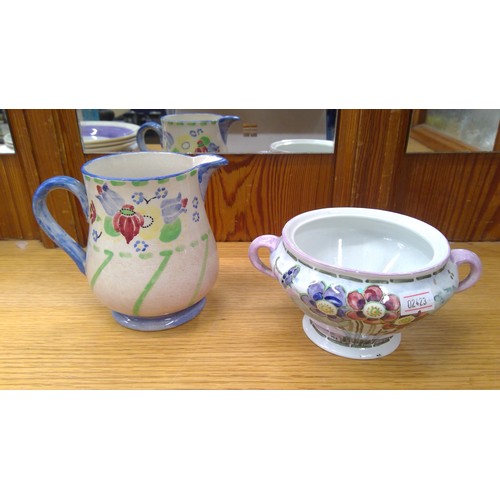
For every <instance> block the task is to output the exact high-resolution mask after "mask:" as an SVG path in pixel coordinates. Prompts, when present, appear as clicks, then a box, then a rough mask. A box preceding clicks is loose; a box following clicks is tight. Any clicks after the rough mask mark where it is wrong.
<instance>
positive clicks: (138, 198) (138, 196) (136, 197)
mask: <svg viewBox="0 0 500 500" xmlns="http://www.w3.org/2000/svg"><path fill="white" fill-rule="evenodd" d="M132 201H133V202H134V203H135V204H136V205H140V204H141V203H142V202H143V201H144V193H134V194H133V195H132Z"/></svg>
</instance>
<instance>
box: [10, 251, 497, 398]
mask: <svg viewBox="0 0 500 500" xmlns="http://www.w3.org/2000/svg"><path fill="white" fill-rule="evenodd" d="M218 246H219V254H220V273H219V278H218V281H217V284H216V286H215V287H214V289H213V290H212V291H211V292H210V294H209V296H208V298H207V305H206V307H205V309H204V310H203V311H202V312H201V314H200V315H199V316H198V317H197V318H195V319H194V320H192V321H191V322H189V323H186V324H185V325H182V326H180V327H178V328H175V329H173V330H169V331H164V332H155V333H145V332H136V331H133V330H128V329H126V328H123V327H121V326H119V325H118V324H117V323H116V322H115V321H114V320H113V318H112V316H111V314H110V312H109V311H108V310H107V309H106V308H104V307H103V306H101V305H100V304H99V303H98V302H97V299H95V297H94V296H93V295H92V293H91V291H90V289H89V287H88V284H87V281H86V279H85V278H84V276H83V275H81V274H80V272H79V271H78V269H77V268H76V266H75V265H74V264H73V262H72V261H71V260H70V258H69V257H68V256H67V255H66V254H65V253H64V252H63V251H62V250H60V249H46V248H44V247H43V245H42V243H41V242H39V241H19V242H16V241H2V242H0V269H1V277H2V321H1V322H0V388H1V389H499V388H500V343H499V336H498V328H499V327H498V325H499V324H500V308H499V307H498V292H497V286H498V282H499V281H500V266H499V265H498V262H499V258H500V243H486V242H482V243H460V244H453V245H452V246H453V247H454V248H468V249H471V250H473V251H475V252H476V253H477V254H478V255H479V257H480V258H481V260H482V262H483V266H484V272H483V276H482V278H481V279H480V281H479V283H478V284H476V285H475V286H474V287H472V288H471V289H470V290H467V291H465V292H463V293H462V294H457V295H455V296H454V297H453V298H452V299H451V301H450V302H449V303H448V304H446V305H445V306H444V307H443V308H442V309H440V310H439V311H438V312H437V313H435V314H434V315H433V316H432V317H430V318H428V319H425V320H422V321H421V322H418V323H417V324H416V325H415V326H413V327H409V328H408V330H406V331H405V332H404V333H403V336H402V341H401V345H400V346H399V348H398V349H397V350H396V351H395V352H394V353H392V354H391V355H389V356H387V357H385V358H381V359H378V360H373V361H357V360H350V359H344V358H340V357H337V356H334V355H331V354H329V353H327V352H325V351H323V350H321V349H320V348H318V347H316V346H315V345H314V344H312V343H311V342H310V341H309V340H308V338H307V337H306V336H305V334H304V333H303V331H302V326H301V319H302V314H301V313H300V311H299V310H298V309H297V308H296V307H295V306H294V305H293V304H292V302H291V301H290V299H289V298H288V297H287V295H286V294H285V293H284V292H283V290H282V289H281V286H280V285H279V283H278V282H277V281H274V280H272V279H270V278H268V277H266V276H264V275H262V274H261V273H259V272H258V271H256V270H255V269H254V268H253V267H252V266H251V265H250V262H249V260H248V257H247V250H248V243H219V244H218ZM263 258H264V256H263ZM464 271H465V270H464Z"/></svg>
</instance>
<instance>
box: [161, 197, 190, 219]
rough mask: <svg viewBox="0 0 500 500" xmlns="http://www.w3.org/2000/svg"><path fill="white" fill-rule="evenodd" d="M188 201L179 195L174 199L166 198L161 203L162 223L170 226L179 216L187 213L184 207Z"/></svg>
mask: <svg viewBox="0 0 500 500" xmlns="http://www.w3.org/2000/svg"><path fill="white" fill-rule="evenodd" d="M187 202H188V199H187V198H182V196H181V193H179V194H178V195H177V197H175V198H167V199H166V200H163V201H162V202H161V215H162V216H163V221H164V222H165V224H171V223H172V222H175V221H176V220H177V218H178V217H179V215H181V214H182V213H184V212H187V210H186V208H185V207H186V205H187Z"/></svg>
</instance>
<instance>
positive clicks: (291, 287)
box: [249, 207, 481, 359]
mask: <svg viewBox="0 0 500 500" xmlns="http://www.w3.org/2000/svg"><path fill="white" fill-rule="evenodd" d="M262 247H265V248H268V249H269V250H270V252H271V254H270V262H271V267H268V266H266V265H265V264H263V263H262V261H261V260H260V258H259V255H258V250H259V249H260V248H262ZM249 258H250V261H251V263H252V264H253V265H254V267H256V269H258V270H259V271H261V272H263V273H264V274H266V275H268V276H271V277H273V278H276V279H278V280H279V282H280V283H281V285H282V287H283V288H284V290H285V291H286V292H287V293H288V295H289V296H290V297H291V299H292V300H293V301H294V302H295V303H296V304H297V306H298V307H299V308H300V309H301V310H302V312H303V313H304V314H305V318H304V321H303V328H304V331H305V332H306V334H307V336H308V337H309V338H310V339H311V340H312V341H313V342H315V343H316V344H317V345H318V346H319V347H321V348H322V349H325V350H328V351H329V352H332V353H335V354H338V355H340V356H344V357H350V358H354V359H371V358H377V357H382V356H385V355H387V354H389V353H390V352H392V351H393V350H394V349H396V348H397V346H398V345H399V339H396V338H395V337H396V335H399V332H400V330H401V329H402V328H404V327H406V326H407V325H409V324H411V323H413V322H414V321H417V320H420V319H422V318H425V317H426V316H428V315H430V314H431V313H433V312H434V311H436V310H438V309H439V308H440V307H442V306H443V305H444V304H445V303H446V302H447V301H448V300H449V299H450V298H451V297H452V295H453V294H454V293H456V292H461V291H463V290H466V289H467V288H469V287H470V286H472V285H473V284H474V283H476V281H477V280H478V279H479V276H480V274H481V262H480V260H479V258H478V257H477V255H476V254H474V253H473V252H470V251H467V250H460V249H455V250H450V247H449V244H448V241H447V240H446V238H445V237H444V235H443V234H442V233H440V232H439V231H438V230H437V229H435V228H434V227H432V226H430V225H429V224H426V223H425V222H422V221H420V220H417V219H414V218H411V217H407V216H405V215H401V214H397V213H394V212H388V211H383V210H374V209H363V208H353V207H346V208H326V209H320V210H313V211H311V212H305V213H303V214H300V215H298V216H296V217H294V218H293V219H291V220H290V221H289V222H288V223H287V224H286V225H285V226H284V228H283V232H282V236H281V237H277V236H274V235H263V236H259V237H258V238H256V239H255V240H254V241H253V242H252V244H251V245H250V248H249ZM461 264H468V265H469V266H470V272H469V274H468V276H467V277H466V278H464V279H463V280H462V281H459V273H458V266H459V265H461Z"/></svg>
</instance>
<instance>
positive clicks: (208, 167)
mask: <svg viewBox="0 0 500 500" xmlns="http://www.w3.org/2000/svg"><path fill="white" fill-rule="evenodd" d="M212 158H217V160H212V161H210V162H208V163H202V164H201V165H198V182H199V183H200V192H201V199H202V200H203V201H205V195H206V193H207V188H208V181H209V180H210V177H211V176H212V174H213V173H214V171H215V169H217V168H219V167H223V166H224V165H227V164H228V163H229V161H228V160H226V158H223V157H222V156H213V157H212Z"/></svg>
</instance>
